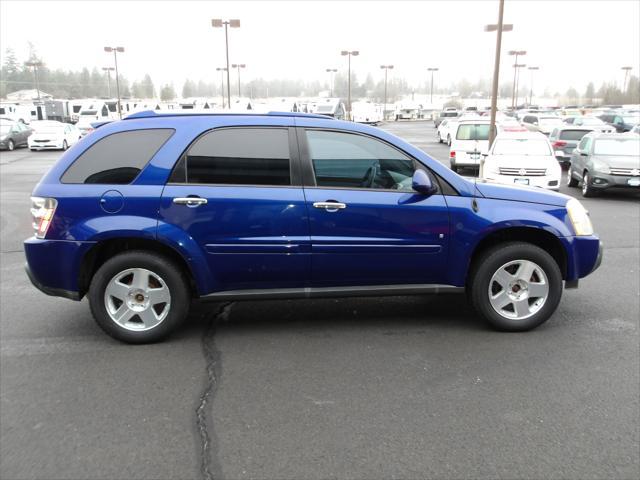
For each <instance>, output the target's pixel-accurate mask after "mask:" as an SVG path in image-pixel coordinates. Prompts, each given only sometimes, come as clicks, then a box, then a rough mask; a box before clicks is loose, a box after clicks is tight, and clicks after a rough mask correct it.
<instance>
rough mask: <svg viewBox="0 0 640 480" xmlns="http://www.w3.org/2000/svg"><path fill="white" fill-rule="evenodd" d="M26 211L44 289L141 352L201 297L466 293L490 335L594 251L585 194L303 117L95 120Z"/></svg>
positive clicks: (526, 315) (521, 315)
mask: <svg viewBox="0 0 640 480" xmlns="http://www.w3.org/2000/svg"><path fill="white" fill-rule="evenodd" d="M32 215H33V222H34V229H35V235H34V236H33V237H32V238H29V239H28V240H26V241H25V252H26V257H27V272H28V275H29V277H30V278H31V280H32V282H33V283H34V285H36V286H37V287H38V288H40V289H41V290H42V291H44V292H45V293H48V294H50V295H59V296H64V297H67V298H70V299H74V300H80V299H81V298H82V297H83V296H85V295H86V296H88V298H89V304H90V306H91V311H92V312H93V315H94V317H95V319H96V320H97V322H98V324H99V325H100V326H101V327H102V328H103V329H104V330H105V331H106V332H107V333H109V334H110V335H112V336H114V337H116V338H118V339H121V340H124V341H127V342H133V343H140V342H149V341H155V340H159V339H161V338H163V337H165V336H166V335H167V334H168V333H169V332H171V331H172V330H173V329H174V328H175V327H177V326H178V325H179V324H180V323H181V322H182V321H183V320H184V319H185V317H186V315H187V312H188V309H189V304H190V302H191V300H192V299H193V298H199V299H202V300H205V299H208V300H218V301H220V300H243V299H248V300H257V299H264V298H309V297H333V296H367V295H369V296H371V295H373V296H379V295H399V294H402V295H404V294H423V293H434V292H456V291H460V292H461V291H464V290H466V291H467V292H468V294H469V296H470V298H471V301H472V302H473V304H474V305H475V307H476V309H477V311H478V312H479V314H480V315H481V316H482V317H484V318H485V319H486V320H488V321H489V322H490V323H491V324H492V325H494V326H495V327H497V328H499V329H503V330H512V331H521V330H527V329H530V328H533V327H535V326H537V325H539V324H541V323H542V322H544V321H545V320H546V319H547V318H549V316H550V315H551V314H552V313H553V312H554V311H555V309H556V307H557V305H558V302H559V301H560V297H561V295H562V288H563V280H564V283H565V286H567V287H576V286H577V283H578V279H579V278H581V277H584V276H585V275H588V274H589V273H590V272H592V271H593V270H594V269H595V268H597V266H598V265H599V263H600V259H601V253H602V249H601V246H600V241H599V240H598V238H597V237H596V236H594V234H593V230H592V226H591V222H590V219H589V216H588V214H587V212H586V210H585V209H584V208H583V207H582V205H581V204H580V202H578V201H577V200H574V199H571V198H569V197H567V196H564V195H559V194H554V193H550V192H546V191H542V190H535V189H529V188H513V187H506V186H499V185H490V184H481V183H478V184H477V185H476V184H475V183H473V182H470V181H468V180H465V179H463V178H462V177H460V176H458V175H457V174H455V173H453V172H452V171H450V170H449V169H448V168H446V167H445V166H444V165H442V164H440V163H438V162H437V161H434V160H433V159H431V158H430V157H429V156H427V155H426V154H425V153H424V152H422V151H421V150H419V149H417V148H415V147H413V146H411V145H409V144H408V143H406V142H404V141H402V140H400V139H399V138H397V137H394V136H393V135H390V134H388V133H385V132H383V131H381V130H378V129H376V128H373V127H368V126H364V125H359V124H355V123H350V122H343V121H338V120H332V119H327V118H326V117H322V116H319V115H306V114H288V113H287V114H280V113H271V114H266V115H231V114H219V115H211V114H208V115H198V114H187V115H185V114H182V115H180V114H158V113H154V112H141V113H137V114H134V115H131V116H130V117H128V118H127V119H126V120H122V121H117V122H113V123H108V124H106V125H102V126H100V127H98V128H97V129H96V130H95V131H93V132H92V133H91V134H90V135H88V136H87V137H85V138H83V139H82V140H81V141H80V142H79V143H78V144H77V145H75V146H74V147H73V148H72V149H70V150H69V151H67V152H66V153H65V154H64V155H63V156H62V157H61V158H60V160H59V161H58V162H57V163H56V165H55V166H54V167H53V168H52V169H51V170H50V171H49V172H48V173H47V174H46V175H45V176H44V178H43V179H42V180H41V182H40V183H39V184H38V185H37V186H36V188H35V190H34V192H33V209H32ZM452 308H456V303H452ZM425 313H428V312H425Z"/></svg>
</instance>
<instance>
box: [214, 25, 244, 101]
mask: <svg viewBox="0 0 640 480" xmlns="http://www.w3.org/2000/svg"><path fill="white" fill-rule="evenodd" d="M211 26H212V27H213V28H222V27H223V26H224V41H225V47H226V51H227V104H228V106H229V108H231V79H230V78H229V31H228V27H231V28H240V20H238V19H232V20H221V19H219V18H214V19H212V20H211Z"/></svg>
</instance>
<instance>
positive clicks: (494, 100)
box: [480, 0, 513, 173]
mask: <svg viewBox="0 0 640 480" xmlns="http://www.w3.org/2000/svg"><path fill="white" fill-rule="evenodd" d="M503 18H504V0H500V7H499V9H498V23H497V24H491V25H485V27H484V31H485V32H497V34H496V55H495V61H494V64H493V85H492V86H491V128H490V129H489V146H491V144H493V140H494V138H496V110H497V107H498V83H499V76H500V50H501V48H502V32H510V31H511V30H513V24H510V23H509V24H506V25H505V24H504V23H502V19H503ZM480 166H481V168H482V162H481V163H480ZM480 173H482V172H480Z"/></svg>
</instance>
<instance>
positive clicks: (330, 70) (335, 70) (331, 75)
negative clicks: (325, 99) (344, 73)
mask: <svg viewBox="0 0 640 480" xmlns="http://www.w3.org/2000/svg"><path fill="white" fill-rule="evenodd" d="M325 71H326V72H327V73H328V74H329V98H333V80H334V74H335V73H336V72H337V71H338V69H337V68H327V69H326V70H325Z"/></svg>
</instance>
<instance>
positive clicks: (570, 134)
mask: <svg viewBox="0 0 640 480" xmlns="http://www.w3.org/2000/svg"><path fill="white" fill-rule="evenodd" d="M587 133H589V131H588V130H563V131H562V133H560V140H574V141H576V140H581V139H582V137H584V136H585V135H586V134H587Z"/></svg>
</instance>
